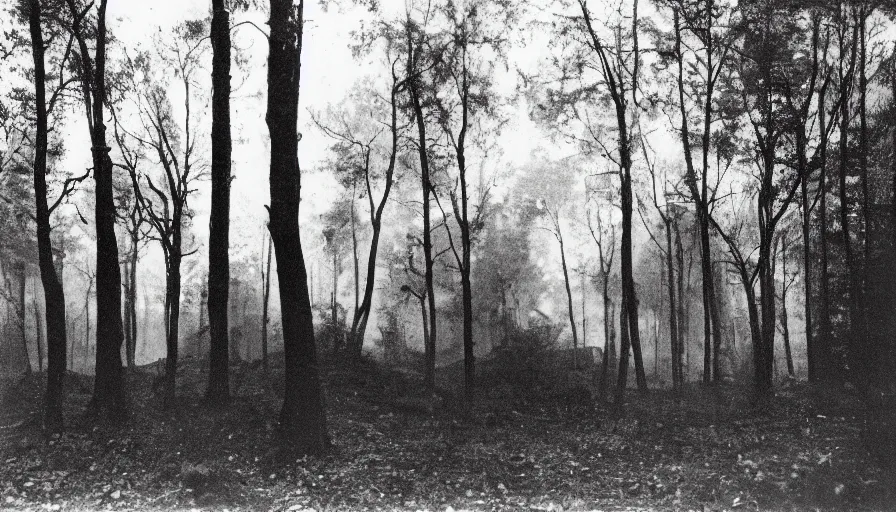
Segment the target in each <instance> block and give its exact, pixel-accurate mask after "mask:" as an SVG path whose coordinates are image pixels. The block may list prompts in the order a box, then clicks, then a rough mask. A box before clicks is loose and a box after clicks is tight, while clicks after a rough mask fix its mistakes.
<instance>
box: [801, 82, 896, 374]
mask: <svg viewBox="0 0 896 512" xmlns="http://www.w3.org/2000/svg"><path fill="white" fill-rule="evenodd" d="M826 115H827V105H826V104H825V94H824V91H822V92H821V94H819V95H818V119H819V124H821V125H822V126H825V117H826ZM818 154H819V164H818V165H819V167H821V175H820V176H819V177H818V187H819V188H820V189H821V197H820V199H819V205H818V217H819V220H818V223H819V235H818V237H819V242H818V243H819V246H820V247H819V252H821V256H820V258H821V261H820V266H821V269H820V271H819V272H820V276H819V280H820V282H821V283H820V284H821V290H820V292H821V293H820V294H819V298H818V300H819V303H820V304H819V309H820V312H819V313H820V314H819V321H818V336H817V337H816V338H815V343H813V344H812V345H810V346H808V347H807V348H808V349H810V350H809V351H808V354H807V356H808V360H809V361H808V362H809V365H808V366H809V381H810V382H815V381H818V380H822V379H829V378H831V372H830V369H831V368H830V365H831V305H830V304H831V302H830V301H831V299H830V296H829V294H830V274H829V271H828V165H827V160H828V159H827V154H828V134H827V132H826V131H825V130H822V131H821V140H820V141H819V146H818ZM894 218H896V217H894ZM806 297H810V295H808V294H807V295H806ZM806 302H807V303H808V302H809V300H808V298H807V300H806Z"/></svg>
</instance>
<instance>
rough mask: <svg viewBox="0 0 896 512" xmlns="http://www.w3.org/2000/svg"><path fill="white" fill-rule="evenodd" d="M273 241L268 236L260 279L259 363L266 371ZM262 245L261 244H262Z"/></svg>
mask: <svg viewBox="0 0 896 512" xmlns="http://www.w3.org/2000/svg"><path fill="white" fill-rule="evenodd" d="M273 243H274V242H273V241H272V240H271V239H270V238H268V256H267V258H268V259H267V263H266V265H265V268H264V270H263V272H262V281H263V283H262V284H263V286H264V294H263V297H262V306H261V364H262V366H263V367H264V371H265V372H267V371H268V322H270V319H269V318H268V302H269V300H270V298H271V253H272V251H273V249H274V248H273ZM262 247H263V246H262Z"/></svg>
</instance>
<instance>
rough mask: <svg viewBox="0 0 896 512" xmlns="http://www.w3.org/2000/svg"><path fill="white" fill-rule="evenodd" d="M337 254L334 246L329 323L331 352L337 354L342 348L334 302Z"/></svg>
mask: <svg viewBox="0 0 896 512" xmlns="http://www.w3.org/2000/svg"><path fill="white" fill-rule="evenodd" d="M337 256H339V253H338V252H336V246H335V245H334V246H333V291H332V292H331V294H330V318H331V320H330V322H331V324H332V326H333V352H334V353H339V351H340V349H341V347H342V330H341V329H339V328H338V325H339V315H338V311H337V309H336V308H337V306H338V305H339V302H338V301H337V300H336V295H337V292H338V291H339V273H340V272H339V259H338V258H337Z"/></svg>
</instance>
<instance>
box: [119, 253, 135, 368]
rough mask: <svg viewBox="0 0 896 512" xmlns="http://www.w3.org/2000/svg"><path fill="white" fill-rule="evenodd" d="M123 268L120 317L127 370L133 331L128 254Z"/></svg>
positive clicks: (129, 366) (130, 360)
mask: <svg viewBox="0 0 896 512" xmlns="http://www.w3.org/2000/svg"><path fill="white" fill-rule="evenodd" d="M122 268H123V269H124V283H123V288H124V311H123V313H124V314H123V317H122V324H123V327H124V354H125V357H124V359H125V365H126V367H127V369H128V370H131V369H132V368H133V365H132V364H131V362H132V358H131V344H132V340H131V334H132V333H133V332H134V331H133V329H131V266H130V254H129V255H128V260H127V261H125V262H124V264H123V265H122Z"/></svg>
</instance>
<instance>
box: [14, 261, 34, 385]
mask: <svg viewBox="0 0 896 512" xmlns="http://www.w3.org/2000/svg"><path fill="white" fill-rule="evenodd" d="M17 266H18V274H19V304H18V307H17V308H16V316H17V317H18V318H17V320H18V323H19V332H20V333H21V334H22V350H23V351H24V353H25V373H26V374H27V375H31V372H32V371H33V368H32V366H31V354H30V353H29V351H28V337H27V336H26V335H25V318H26V315H25V313H27V312H28V308H27V306H26V304H25V283H26V282H27V280H28V273H27V269H26V267H25V263H19V264H18V265H17Z"/></svg>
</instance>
